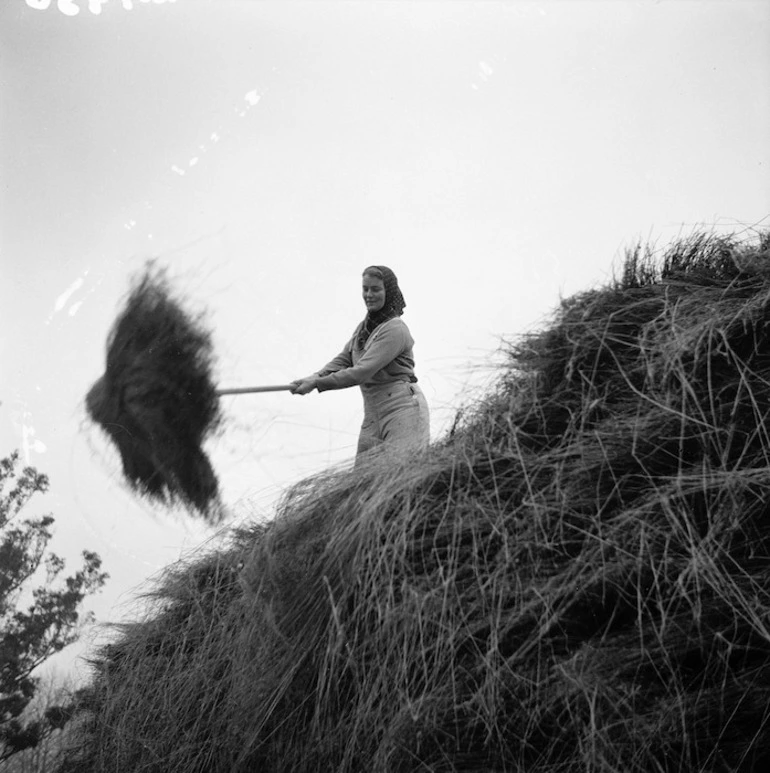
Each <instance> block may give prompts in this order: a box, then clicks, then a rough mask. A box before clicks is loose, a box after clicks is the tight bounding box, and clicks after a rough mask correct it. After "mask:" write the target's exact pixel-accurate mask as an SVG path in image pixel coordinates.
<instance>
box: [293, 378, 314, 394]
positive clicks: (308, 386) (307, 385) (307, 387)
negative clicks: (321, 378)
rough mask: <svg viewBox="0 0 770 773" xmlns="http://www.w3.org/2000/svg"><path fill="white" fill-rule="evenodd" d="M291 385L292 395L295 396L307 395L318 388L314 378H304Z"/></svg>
mask: <svg viewBox="0 0 770 773" xmlns="http://www.w3.org/2000/svg"><path fill="white" fill-rule="evenodd" d="M291 383H292V386H293V389H292V390H291V393H292V394H293V395H306V394H308V393H309V392H312V391H313V390H314V389H315V386H316V384H315V379H314V378H303V379H300V380H299V381H292V382H291Z"/></svg>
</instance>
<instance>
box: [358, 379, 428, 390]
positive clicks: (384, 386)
mask: <svg viewBox="0 0 770 773" xmlns="http://www.w3.org/2000/svg"><path fill="white" fill-rule="evenodd" d="M416 383H417V378H416V377H415V376H411V377H410V378H399V379H396V380H395V381H385V382H383V383H381V384H361V390H362V391H364V392H379V391H380V390H383V389H392V388H393V387H394V386H398V385H399V384H404V385H405V386H411V385H412V384H416Z"/></svg>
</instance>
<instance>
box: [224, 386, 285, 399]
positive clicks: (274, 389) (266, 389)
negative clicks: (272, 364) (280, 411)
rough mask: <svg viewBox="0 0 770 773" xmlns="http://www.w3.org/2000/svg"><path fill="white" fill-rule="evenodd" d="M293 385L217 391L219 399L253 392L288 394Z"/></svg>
mask: <svg viewBox="0 0 770 773" xmlns="http://www.w3.org/2000/svg"><path fill="white" fill-rule="evenodd" d="M291 388H292V385H291V384H271V385H270V386H253V387H237V388H235V389H217V391H216V394H217V397H221V396H222V395H246V394H250V393H252V392H288V391H289V390H290V389H291Z"/></svg>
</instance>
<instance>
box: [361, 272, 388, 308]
mask: <svg viewBox="0 0 770 773" xmlns="http://www.w3.org/2000/svg"><path fill="white" fill-rule="evenodd" d="M362 289H363V296H364V303H365V304H366V310H367V311H379V310H380V309H381V308H382V307H383V306H384V305H385V285H384V283H383V281H382V279H378V278H377V277H376V276H370V275H369V274H364V281H363V285H362Z"/></svg>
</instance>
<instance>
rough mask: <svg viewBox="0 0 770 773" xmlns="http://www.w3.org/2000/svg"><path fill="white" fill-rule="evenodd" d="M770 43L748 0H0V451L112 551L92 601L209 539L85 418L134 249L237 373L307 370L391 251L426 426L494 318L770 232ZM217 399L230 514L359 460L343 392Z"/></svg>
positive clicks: (115, 612)
mask: <svg viewBox="0 0 770 773" xmlns="http://www.w3.org/2000/svg"><path fill="white" fill-rule="evenodd" d="M75 8H79V13H77V14H75V13H74V10H73V9H75ZM89 8H90V10H89ZM97 9H98V10H100V11H101V12H100V13H98V14H96V13H94V12H93V11H95V10H97ZM769 41H770V3H767V2H765V1H760V2H748V0H746V1H742V0H732V1H728V0H724V2H719V1H717V0H712V1H709V0H701V1H698V0H689V1H688V0H669V2H665V1H663V2H641V1H639V2H632V1H631V0H606V1H605V2H581V1H580V0H569V2H567V1H566V0H565V1H564V2H556V1H552V2H531V3H530V2H468V3H464V2H458V1H457V0H446V1H445V2H441V1H439V0H434V1H433V2H427V1H424V2H421V1H420V0H408V1H404V2H386V1H385V0H379V1H378V2H374V1H372V2H366V0H363V1H361V2H355V3H353V2H328V3H327V2H318V1H316V0H314V1H313V2H305V3H300V2H291V1H289V0H280V1H277V2H258V1H256V0H254V1H251V0H177V1H176V2H174V3H169V2H166V3H145V2H140V1H139V0H134V2H129V0H108V1H107V2H105V3H103V4H100V3H99V2H95V0H92V1H91V3H90V6H89V2H88V0H69V1H68V2H64V0H60V2H59V3H58V4H57V2H56V0H52V1H51V2H46V0H3V2H2V3H0V105H1V108H0V109H1V111H2V112H1V113H0V180H1V181H2V186H1V188H0V190H1V191H2V199H1V200H0V261H1V263H0V265H1V268H2V284H1V286H0V315H2V316H1V321H2V333H0V360H1V362H2V366H1V368H2V369H1V370H0V401H1V402H2V405H0V455H2V456H5V455H6V454H8V453H10V452H11V451H12V450H13V449H14V448H19V449H21V451H22V454H23V456H24V457H25V459H26V461H27V462H28V463H30V464H33V465H34V466H36V467H37V468H38V469H39V470H40V471H42V472H45V473H47V474H48V475H49V477H50V479H51V489H50V493H49V494H48V495H46V496H45V497H39V498H38V499H37V501H35V500H33V503H34V504H30V506H29V508H28V512H27V514H28V515H34V514H40V513H42V512H52V513H53V515H54V516H55V518H56V538H55V543H54V548H55V549H56V550H57V551H59V552H60V553H61V554H62V555H64V556H65V557H66V558H67V559H68V561H69V568H70V569H72V570H74V569H75V567H76V565H77V561H76V557H77V555H78V553H79V551H80V550H82V549H83V548H88V549H91V550H95V551H96V552H98V553H99V554H100V555H101V556H102V558H103V560H104V566H105V569H106V570H107V571H108V572H110V574H111V575H112V579H111V580H110V582H109V584H108V586H107V588H106V589H105V590H104V592H103V593H102V594H101V595H100V596H99V597H98V598H96V599H94V600H93V601H92V602H91V604H90V607H91V608H92V609H94V610H95V611H96V613H97V615H98V617H99V619H100V620H101V621H109V620H117V619H120V618H121V617H124V616H125V615H126V614H129V613H128V612H127V611H126V604H127V603H128V602H129V601H130V600H131V599H132V598H134V590H135V588H136V587H137V586H138V585H139V584H140V583H141V582H142V581H143V580H144V579H145V578H147V577H149V576H152V575H153V574H155V573H157V572H158V571H159V570H160V569H161V568H162V567H163V566H165V565H168V564H169V563H170V562H172V561H174V560H176V559H178V558H179V557H180V556H181V555H183V554H185V553H186V552H187V551H189V550H191V549H192V548H194V547H196V546H198V545H200V544H201V543H203V542H204V541H205V540H207V539H209V538H211V537H212V536H213V532H211V531H210V530H208V529H206V528H205V527H204V526H202V525H201V524H199V523H198V522H196V521H195V520H193V519H190V518H188V517H186V516H184V515H182V514H179V513H174V514H168V513H165V512H163V511H161V510H157V509H153V508H151V507H149V506H148V505H147V504H145V503H142V502H138V501H137V500H136V499H135V497H134V496H133V495H132V494H131V493H130V492H129V491H127V489H126V488H125V486H124V484H123V482H122V480H121V477H120V470H119V466H118V461H117V458H116V455H115V454H114V452H113V450H112V449H111V448H110V447H109V446H108V444H107V443H106V442H105V441H104V439H103V438H102V437H101V434H100V433H99V431H98V430H97V429H95V428H94V427H93V426H92V425H91V424H90V423H89V422H88V421H87V419H86V415H85V410H84V403H83V401H84V397H85V394H86V392H87V391H88V388H89V387H90V385H91V384H92V383H93V381H94V380H96V378H98V376H99V375H100V374H101V373H102V372H103V369H104V347H105V340H106V336H107V333H108V330H109V328H110V325H111V324H112V321H113V320H114V318H115V316H116V313H117V311H118V310H119V308H120V304H121V301H122V299H123V297H124V295H125V293H126V291H127V290H128V287H129V283H130V279H131V277H132V276H133V275H134V274H135V273H136V272H137V271H139V270H140V269H141V267H142V265H143V264H144V261H145V260H147V259H148V258H150V257H156V258H158V260H159V261H160V262H161V264H162V265H164V266H167V267H168V269H169V271H170V273H171V275H172V277H173V281H174V285H175V287H176V288H177V289H178V291H179V292H180V293H181V294H182V295H184V296H185V297H186V298H187V299H188V302H189V304H190V308H191V309H193V310H199V311H203V312H205V314H206V319H207V324H208V325H209V326H210V328H211V329H212V331H213V334H214V343H215V348H216V352H217V356H218V371H217V378H218V380H219V381H220V382H221V383H222V385H224V386H242V385H255V384H265V383H282V382H286V381H289V380H292V379H294V378H297V377H299V376H302V375H305V374H307V373H309V372H312V371H314V370H316V369H318V368H320V366H321V365H323V364H324V363H325V362H326V361H327V360H329V359H331V357H332V356H334V355H335V354H336V353H337V352H338V351H339V349H340V348H341V347H342V345H343V343H344V342H345V340H346V339H347V338H348V337H349V335H350V333H351V331H352V330H353V328H354V327H355V325H356V323H357V322H358V321H359V320H360V318H361V317H362V316H363V314H364V308H363V304H362V301H361V298H360V278H361V271H362V269H363V268H364V267H365V266H367V265H369V264H373V263H374V264H379V263H384V264H386V265H388V266H390V267H391V268H393V270H394V271H395V272H396V274H397V275H398V277H399V280H400V284H401V287H402V289H403V292H404V295H405V297H406V301H407V309H406V314H405V316H404V320H405V321H406V322H407V324H408V325H409V327H410V329H411V331H412V333H413V335H414V338H415V340H416V347H415V356H416V359H417V373H418V376H419V378H420V384H421V385H422V387H423V389H424V391H425V393H426V397H427V399H428V402H429V404H430V407H431V410H432V417H433V433H432V434H433V437H434V438H436V437H440V436H441V434H442V433H443V432H444V431H445V430H446V428H447V426H448V424H449V423H450V422H451V419H452V417H453V415H454V411H455V409H456V408H457V407H459V405H460V404H462V403H463V402H464V401H466V400H467V399H470V398H471V397H472V396H473V394H474V389H478V388H480V387H482V386H483V385H484V384H486V383H488V382H489V379H490V378H491V377H492V376H491V369H490V366H491V363H492V361H493V360H494V357H493V354H494V352H495V349H496V348H497V346H498V343H499V339H500V338H501V337H509V338H510V337H515V336H516V335H520V334H522V333H525V332H526V331H527V330H531V329H533V328H535V327H537V326H538V325H539V324H541V323H542V321H543V320H544V319H545V318H547V315H548V314H549V313H550V312H551V311H552V310H553V309H554V308H555V306H556V305H557V303H558V301H559V298H560V297H562V296H565V295H569V294H571V293H574V292H577V291H579V290H583V289H588V288H590V287H594V286H597V285H600V284H601V283H603V282H604V281H606V280H607V279H608V277H609V276H610V275H611V272H612V269H613V265H617V261H618V260H619V258H620V256H621V255H622V253H623V250H624V249H625V248H626V247H627V246H629V245H631V244H633V243H634V242H635V241H637V240H639V239H640V238H641V239H643V240H647V239H650V240H653V241H655V242H657V243H659V244H660V245H661V246H663V245H664V244H665V243H667V242H668V241H669V240H670V239H672V238H674V237H675V236H676V235H677V234H682V233H683V234H688V233H691V232H692V230H693V229H696V228H699V227H705V228H708V229H715V230H719V231H727V232H738V233H741V234H744V235H746V236H750V235H751V233H752V232H753V230H754V229H756V228H758V227H762V226H764V227H768V226H770V176H769V175H768V165H769V164H770V140H769V139H768V138H770V43H769ZM224 407H225V414H226V424H225V427H224V430H223V432H222V433H221V434H220V435H219V436H218V437H216V438H214V439H212V441H211V443H210V444H209V446H208V450H209V451H210V454H211V457H212V460H213V463H214V466H215V468H216V470H217V472H218V474H219V477H220V480H221V483H222V486H223V490H224V492H225V498H226V500H227V502H228V504H229V506H230V511H231V518H232V520H233V521H237V520H243V519H248V518H266V517H270V514H271V511H272V507H273V505H274V502H275V500H276V497H277V496H279V495H280V492H281V491H282V490H284V488H285V487H286V486H287V485H288V484H290V483H291V482H293V481H297V480H299V479H300V478H302V477H304V476H305V475H307V474H310V473H312V472H315V471H318V470H321V469H324V468H326V467H328V466H330V465H337V464H344V463H345V462H346V461H348V460H350V459H351V458H352V456H353V454H354V452H355V443H356V437H357V433H358V426H359V424H360V419H361V397H360V394H359V393H358V390H356V389H351V390H344V391H342V392H338V393H324V394H323V395H318V394H313V395H310V396H308V397H305V398H299V397H295V396H292V395H289V394H286V393H280V394H272V395H249V396H238V397H231V398H226V401H225V403H224Z"/></svg>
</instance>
